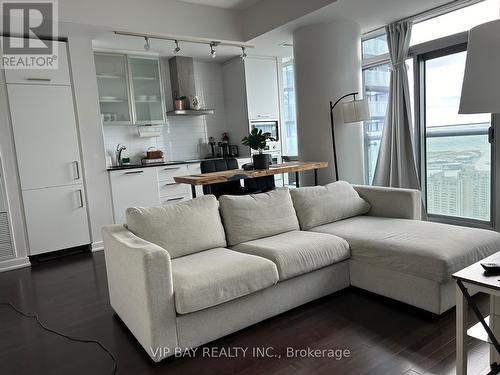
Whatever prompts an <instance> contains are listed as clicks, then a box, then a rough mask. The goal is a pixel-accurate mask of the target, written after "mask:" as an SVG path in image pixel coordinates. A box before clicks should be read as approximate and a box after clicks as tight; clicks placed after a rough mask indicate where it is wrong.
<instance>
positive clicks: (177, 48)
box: [174, 39, 181, 55]
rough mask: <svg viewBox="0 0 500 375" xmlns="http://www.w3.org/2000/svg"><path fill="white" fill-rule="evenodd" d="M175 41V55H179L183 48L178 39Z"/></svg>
mask: <svg viewBox="0 0 500 375" xmlns="http://www.w3.org/2000/svg"><path fill="white" fill-rule="evenodd" d="M174 43H175V48H174V55H177V54H178V53H179V52H180V51H181V48H180V47H179V41H178V40H177V39H176V40H174Z"/></svg>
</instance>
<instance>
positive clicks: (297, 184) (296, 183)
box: [295, 172, 300, 187]
mask: <svg viewBox="0 0 500 375" xmlns="http://www.w3.org/2000/svg"><path fill="white" fill-rule="evenodd" d="M295 187H300V183H299V172H295Z"/></svg>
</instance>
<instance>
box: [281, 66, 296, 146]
mask: <svg viewBox="0 0 500 375" xmlns="http://www.w3.org/2000/svg"><path fill="white" fill-rule="evenodd" d="M282 66H283V124H282V132H283V142H282V144H283V148H284V150H283V155H287V156H297V155H298V154H299V151H298V149H297V120H296V113H295V87H294V72H293V60H291V59H286V60H284V61H283V65H282Z"/></svg>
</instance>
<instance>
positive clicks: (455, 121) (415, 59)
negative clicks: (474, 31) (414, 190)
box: [362, 0, 500, 222]
mask: <svg viewBox="0 0 500 375" xmlns="http://www.w3.org/2000/svg"><path fill="white" fill-rule="evenodd" d="M499 15H500V0H485V1H482V2H478V3H474V4H472V5H469V6H467V7H465V8H462V9H458V10H454V11H451V12H449V13H446V14H442V15H439V16H437V17H434V18H430V19H426V20H423V21H421V22H417V23H415V24H414V25H413V29H412V39H411V46H412V47H411V48H410V59H409V60H408V61H407V67H408V78H409V82H410V95H411V104H412V106H411V107H412V112H413V114H412V117H414V119H415V124H414V125H415V128H414V135H415V136H414V146H415V152H416V159H417V162H418V163H419V167H420V171H421V173H420V178H421V181H422V185H423V186H422V188H423V193H424V194H425V198H426V200H427V210H428V213H429V214H430V216H434V217H441V218H443V219H444V220H447V219H446V218H447V217H451V218H453V220H454V221H456V220H465V221H470V220H471V219H473V220H478V221H481V222H490V221H491V212H490V211H491V209H490V207H491V191H492V187H491V169H492V166H491V146H490V144H489V143H488V129H489V127H490V125H491V123H490V122H491V119H490V117H491V116H490V115H468V116H463V115H458V102H459V99H460V92H461V85H462V80H463V71H464V67H465V55H466V52H465V48H466V42H467V36H466V34H465V33H463V34H457V33H461V32H464V31H467V30H469V29H470V28H471V27H473V26H476V25H479V24H481V23H484V22H488V21H490V20H494V19H498V18H499ZM450 35H455V37H453V38H447V39H440V38H443V37H446V36H450ZM452 40H453V42H452ZM431 41H432V43H427V42H431ZM450 43H455V44H451V45H450ZM460 44H462V47H463V48H462V50H460V48H461V47H460ZM437 50H439V51H437ZM387 51H388V48H387V40H386V36H385V34H379V35H375V36H373V37H371V38H368V39H365V40H363V42H362V53H363V83H364V95H365V96H366V97H367V98H368V100H369V102H370V110H371V119H370V120H369V121H366V122H365V125H364V137H365V138H364V139H365V179H366V183H371V182H372V179H373V173H374V170H375V165H376V160H377V157H378V150H379V146H380V137H381V134H382V130H383V127H384V121H385V116H384V115H381V114H382V113H383V114H385V112H386V110H387V90H388V85H389V72H390V61H389V55H388V53H387ZM384 75H385V76H384ZM415 79H416V80H415ZM414 84H415V85H416V87H414ZM414 93H415V96H414V95H413V94H414Z"/></svg>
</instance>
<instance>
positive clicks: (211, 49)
mask: <svg viewBox="0 0 500 375" xmlns="http://www.w3.org/2000/svg"><path fill="white" fill-rule="evenodd" d="M216 45H217V43H215V42H212V43H210V44H209V46H210V54H209V55H210V57H211V58H212V59H215V56H216V55H215V48H214V47H215V46H216Z"/></svg>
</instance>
